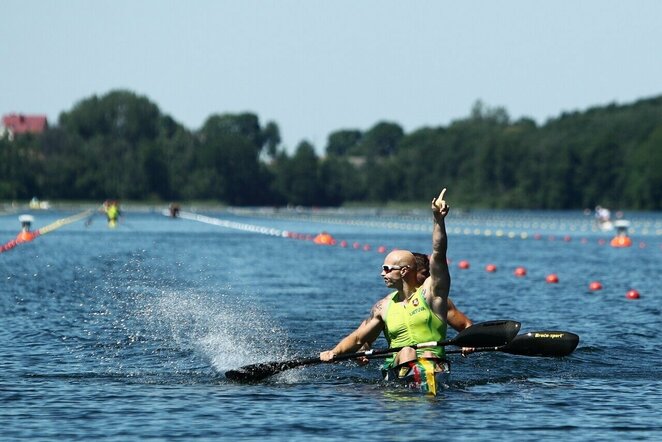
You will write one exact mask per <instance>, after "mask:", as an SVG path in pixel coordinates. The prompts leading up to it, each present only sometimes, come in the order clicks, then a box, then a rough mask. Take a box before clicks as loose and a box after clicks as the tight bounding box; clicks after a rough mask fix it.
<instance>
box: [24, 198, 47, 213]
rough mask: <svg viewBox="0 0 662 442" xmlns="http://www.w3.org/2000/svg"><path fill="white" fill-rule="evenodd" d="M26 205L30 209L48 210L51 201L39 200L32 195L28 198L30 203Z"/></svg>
mask: <svg viewBox="0 0 662 442" xmlns="http://www.w3.org/2000/svg"><path fill="white" fill-rule="evenodd" d="M28 207H30V209H35V210H37V209H41V210H48V209H50V208H51V203H49V202H48V201H39V198H37V197H34V198H32V199H31V200H30V203H29V204H28Z"/></svg>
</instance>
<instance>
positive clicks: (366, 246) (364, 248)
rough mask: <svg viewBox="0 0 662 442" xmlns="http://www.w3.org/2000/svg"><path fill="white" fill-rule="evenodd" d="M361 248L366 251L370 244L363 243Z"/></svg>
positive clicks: (368, 249)
mask: <svg viewBox="0 0 662 442" xmlns="http://www.w3.org/2000/svg"><path fill="white" fill-rule="evenodd" d="M363 250H365V251H366V252H368V251H370V244H366V245H364V246H363Z"/></svg>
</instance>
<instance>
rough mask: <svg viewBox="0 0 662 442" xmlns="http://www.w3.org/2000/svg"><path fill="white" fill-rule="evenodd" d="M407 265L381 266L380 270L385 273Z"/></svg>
mask: <svg viewBox="0 0 662 442" xmlns="http://www.w3.org/2000/svg"><path fill="white" fill-rule="evenodd" d="M408 267H409V266H382V271H384V272H386V273H391V272H392V271H393V270H402V269H406V268H408Z"/></svg>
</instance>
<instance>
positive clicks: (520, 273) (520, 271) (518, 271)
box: [515, 267, 526, 277]
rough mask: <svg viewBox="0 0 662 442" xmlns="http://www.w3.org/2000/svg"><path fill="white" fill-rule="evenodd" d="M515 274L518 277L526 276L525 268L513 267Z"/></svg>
mask: <svg viewBox="0 0 662 442" xmlns="http://www.w3.org/2000/svg"><path fill="white" fill-rule="evenodd" d="M515 276H518V277H522V276H526V269H525V268H524V267H517V268H516V269H515Z"/></svg>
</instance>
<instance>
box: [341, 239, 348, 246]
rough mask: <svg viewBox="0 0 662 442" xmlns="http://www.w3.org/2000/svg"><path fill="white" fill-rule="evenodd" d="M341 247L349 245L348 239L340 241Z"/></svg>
mask: <svg viewBox="0 0 662 442" xmlns="http://www.w3.org/2000/svg"><path fill="white" fill-rule="evenodd" d="M340 247H347V241H345V240H344V239H343V240H342V241H340Z"/></svg>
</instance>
